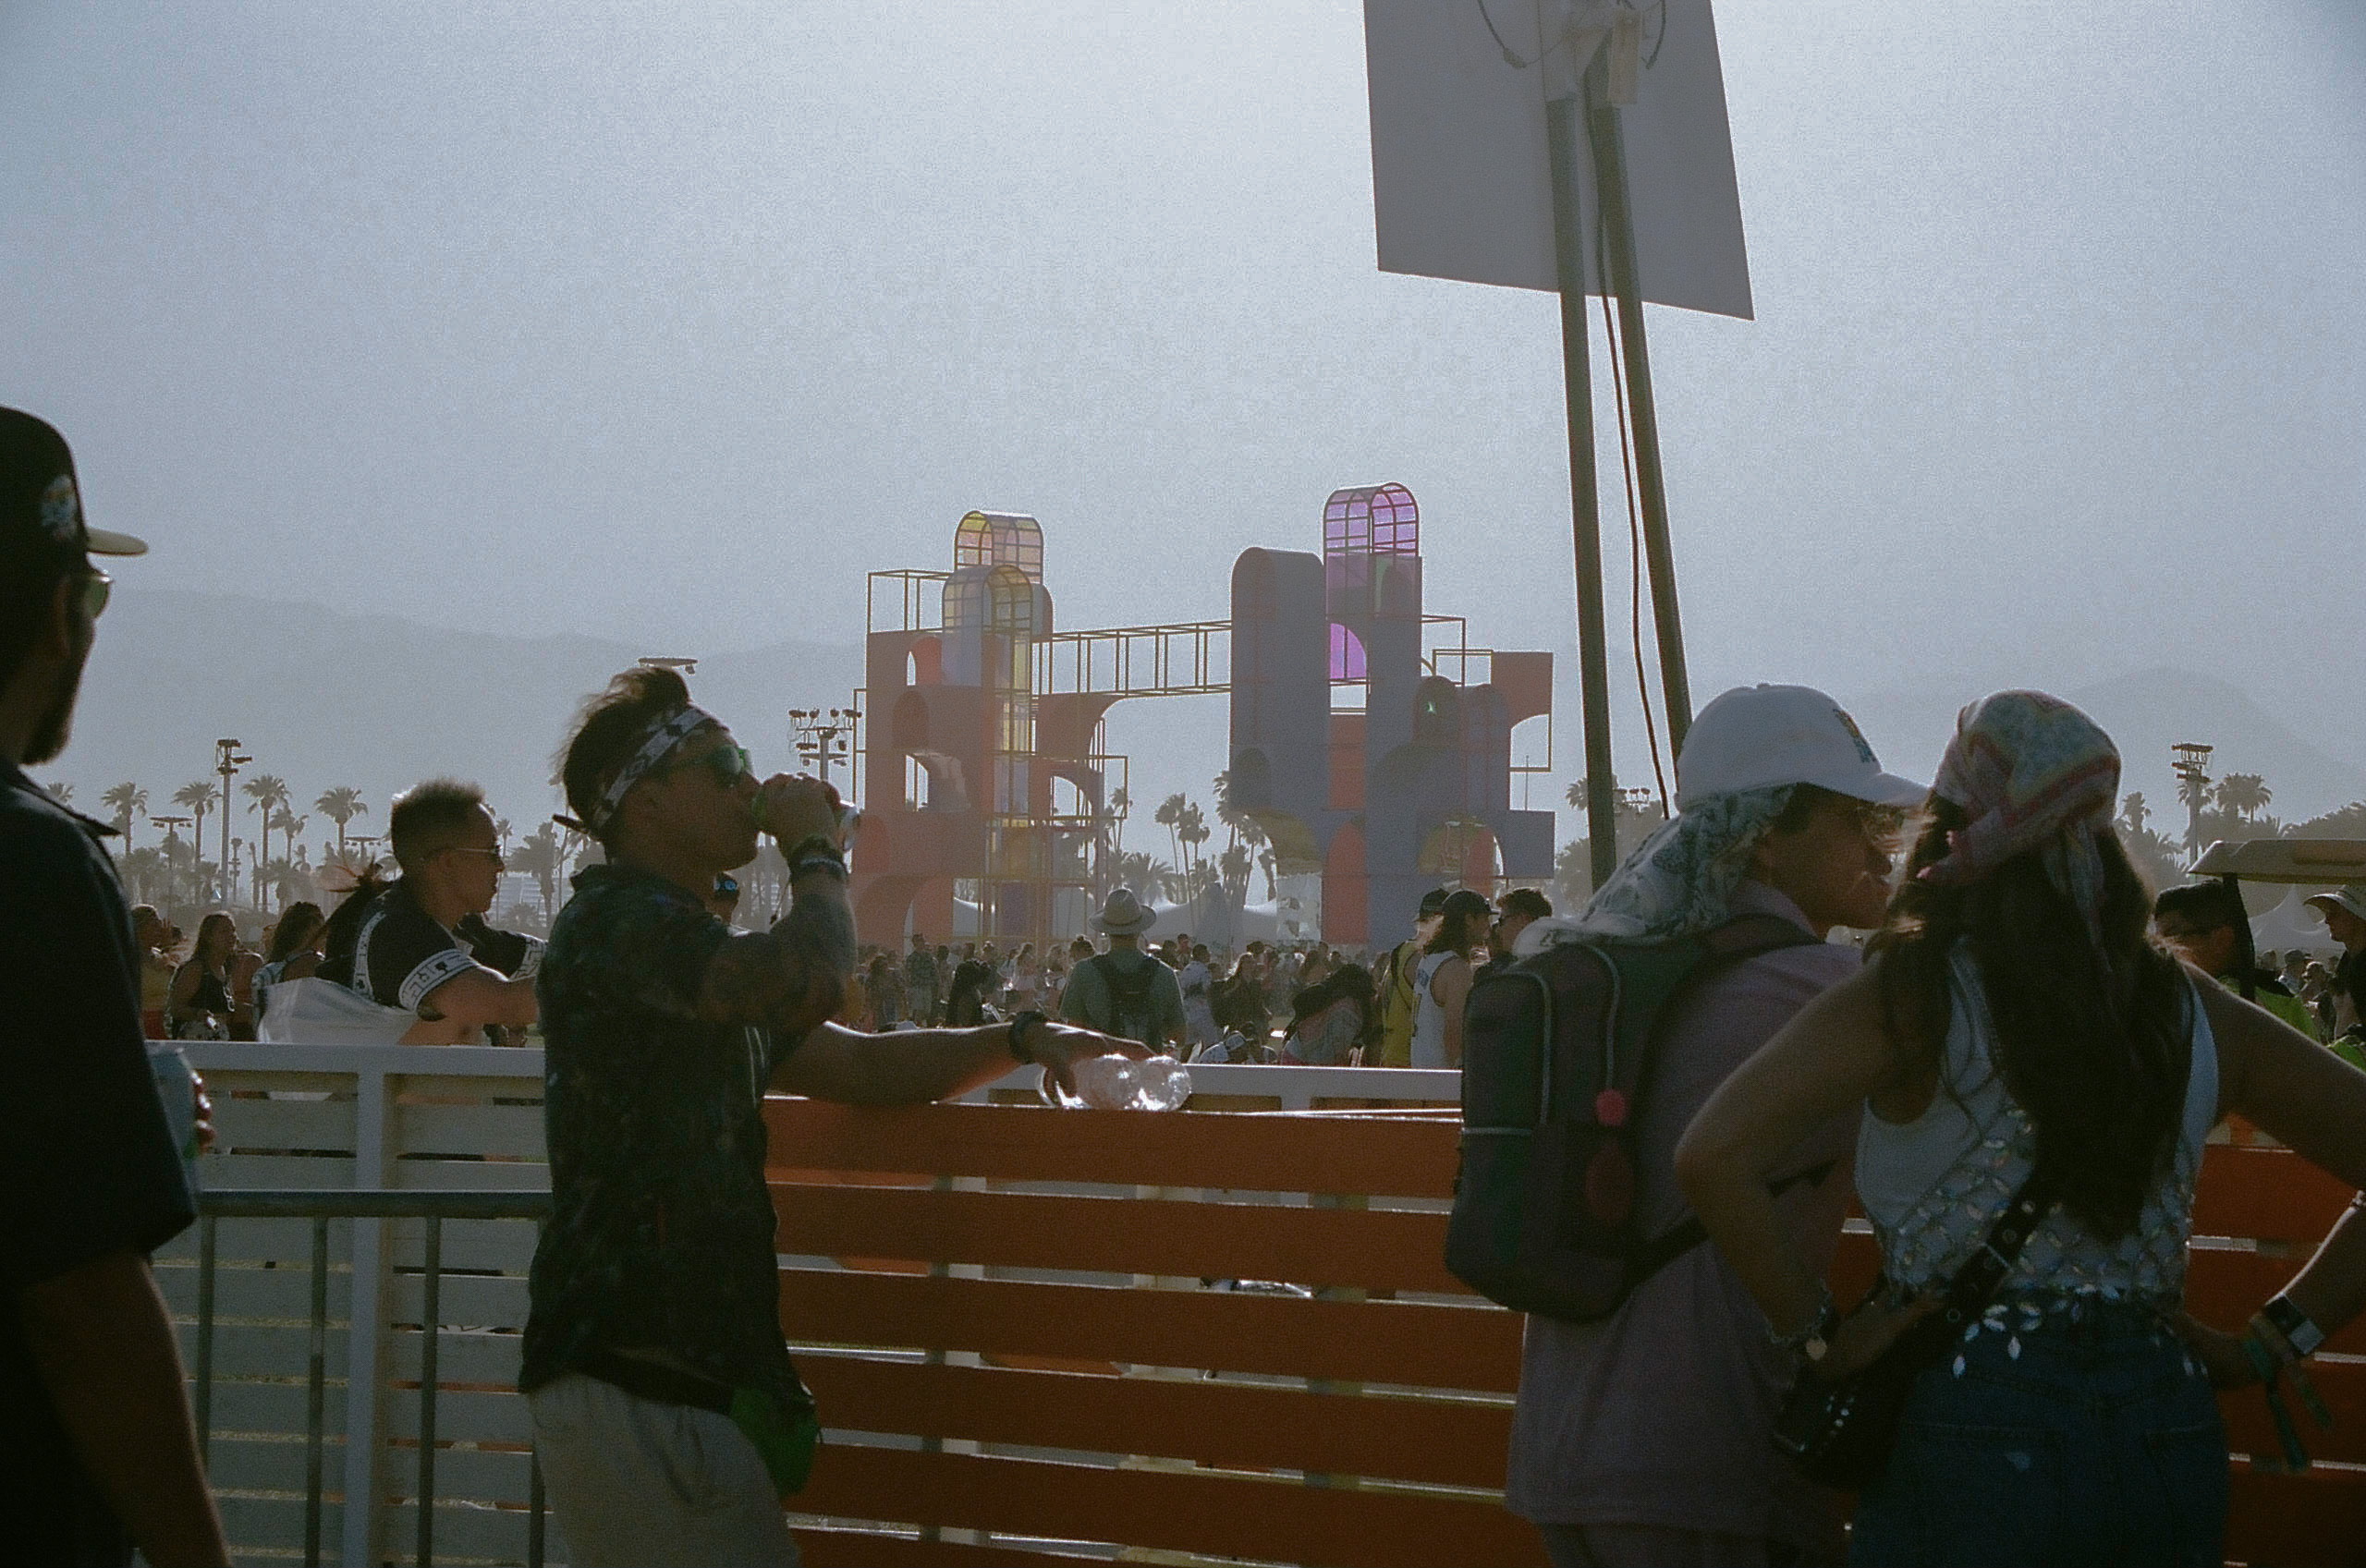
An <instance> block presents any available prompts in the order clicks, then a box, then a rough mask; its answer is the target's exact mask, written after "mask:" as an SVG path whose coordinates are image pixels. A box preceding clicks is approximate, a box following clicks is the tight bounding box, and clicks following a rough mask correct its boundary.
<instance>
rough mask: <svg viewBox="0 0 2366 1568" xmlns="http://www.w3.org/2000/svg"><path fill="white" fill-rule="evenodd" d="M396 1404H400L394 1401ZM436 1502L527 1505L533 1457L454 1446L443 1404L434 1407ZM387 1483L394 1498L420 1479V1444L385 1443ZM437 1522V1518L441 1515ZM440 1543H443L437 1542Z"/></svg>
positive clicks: (408, 1493)
mask: <svg viewBox="0 0 2366 1568" xmlns="http://www.w3.org/2000/svg"><path fill="white" fill-rule="evenodd" d="M397 1403H400V1402H399V1401H397ZM435 1436H436V1451H435V1501H436V1503H437V1505H438V1506H439V1507H440V1506H441V1505H443V1504H445V1503H447V1502H482V1503H491V1504H495V1505H500V1504H515V1505H516V1506H518V1507H520V1508H523V1507H524V1506H525V1505H526V1502H527V1501H528V1498H529V1496H530V1495H531V1492H530V1489H531V1485H532V1483H531V1480H530V1478H529V1476H528V1472H529V1469H530V1467H531V1465H532V1463H533V1461H532V1456H531V1455H530V1454H528V1453H526V1452H525V1451H524V1450H522V1449H519V1450H518V1451H515V1452H510V1451H507V1450H504V1449H485V1448H454V1447H452V1446H450V1445H451V1443H452V1442H453V1441H454V1440H456V1439H451V1438H446V1437H445V1432H444V1423H443V1407H442V1405H441V1404H438V1405H437V1407H436V1428H435ZM386 1460H387V1463H386V1468H385V1470H384V1472H383V1473H384V1476H385V1477H386V1482H385V1484H386V1485H387V1486H388V1487H389V1488H391V1489H393V1491H394V1492H395V1494H396V1496H402V1497H408V1496H409V1495H410V1493H411V1490H412V1488H413V1486H414V1484H415V1482H416V1481H417V1479H418V1477H419V1445H418V1444H416V1443H409V1442H405V1443H389V1444H387V1445H386ZM438 1522H439V1523H440V1522H441V1518H440V1515H439V1519H438ZM438 1544H439V1545H440V1544H442V1543H441V1542H440V1541H439V1542H438Z"/></svg>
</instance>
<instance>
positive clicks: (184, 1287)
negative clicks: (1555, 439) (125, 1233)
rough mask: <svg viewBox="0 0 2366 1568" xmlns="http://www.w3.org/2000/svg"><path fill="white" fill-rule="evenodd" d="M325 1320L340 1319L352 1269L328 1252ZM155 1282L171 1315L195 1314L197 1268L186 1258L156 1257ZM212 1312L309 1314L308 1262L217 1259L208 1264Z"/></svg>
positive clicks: (348, 1300)
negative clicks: (257, 1264) (248, 1263)
mask: <svg viewBox="0 0 2366 1568" xmlns="http://www.w3.org/2000/svg"><path fill="white" fill-rule="evenodd" d="M329 1257H330V1259H331V1266H330V1269H329V1284H328V1313H329V1320H330V1321H331V1322H334V1323H342V1322H344V1321H345V1319H346V1313H347V1311H348V1308H349V1307H351V1305H352V1302H353V1275H352V1273H351V1272H350V1271H349V1270H343V1269H339V1268H337V1267H335V1258H336V1254H335V1253H334V1252H332V1253H330V1254H329ZM155 1276H156V1287H157V1289H159V1290H160V1291H162V1292H163V1293H164V1295H165V1306H166V1307H170V1308H171V1309H172V1311H173V1314H174V1316H176V1317H178V1318H187V1319H192V1320H193V1319H195V1318H196V1316H197V1287H198V1278H197V1270H196V1268H195V1267H194V1266H193V1265H189V1264H177V1265H175V1264H165V1263H159V1264H158V1265H157V1267H156V1270H155ZM213 1312H214V1316H215V1318H216V1319H234V1318H274V1319H283V1320H284V1319H296V1318H300V1319H303V1320H304V1321H306V1322H308V1323H309V1322H311V1319H312V1270H311V1267H310V1266H309V1264H300V1265H298V1266H296V1267H293V1268H281V1269H238V1268H230V1267H226V1266H223V1265H219V1264H217V1265H216V1267H215V1268H214V1270H213Z"/></svg>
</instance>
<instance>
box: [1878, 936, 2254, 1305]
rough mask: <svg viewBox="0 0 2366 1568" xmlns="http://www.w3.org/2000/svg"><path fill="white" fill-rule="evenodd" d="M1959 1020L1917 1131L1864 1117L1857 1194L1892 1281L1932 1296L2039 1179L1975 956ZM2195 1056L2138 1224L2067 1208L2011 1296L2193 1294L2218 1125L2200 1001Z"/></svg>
mask: <svg viewBox="0 0 2366 1568" xmlns="http://www.w3.org/2000/svg"><path fill="white" fill-rule="evenodd" d="M1950 967H1951V968H1952V969H1953V970H1954V984H1953V987H1952V990H1953V991H1954V993H1955V1003H1954V1008H1953V1013H1952V1015H1951V1017H1950V1018H1949V1020H1948V1024H1947V1044H1946V1055H1945V1063H1944V1065H1943V1071H1942V1074H1941V1083H1940V1086H1939V1088H1938V1090H1937V1092H1936V1093H1934V1094H1933V1095H1932V1097H1931V1103H1930V1106H1929V1108H1928V1109H1926V1110H1925V1111H1924V1112H1922V1114H1921V1115H1920V1116H1918V1117H1916V1118H1915V1119H1914V1120H1913V1121H1911V1122H1907V1123H1903V1124H1901V1123H1896V1122H1884V1121H1883V1120H1882V1119H1881V1118H1880V1117H1878V1116H1875V1115H1873V1114H1872V1112H1870V1110H1869V1111H1868V1112H1867V1113H1866V1115H1865V1117H1864V1120H1863V1122H1862V1123H1861V1124H1860V1128H1859V1131H1858V1134H1857V1196H1858V1197H1860V1199H1861V1200H1862V1201H1863V1203H1864V1206H1865V1216H1866V1218H1867V1219H1869V1220H1871V1221H1872V1225H1873V1234H1874V1235H1875V1236H1876V1237H1878V1238H1879V1240H1880V1242H1881V1248H1882V1268H1883V1271H1884V1273H1885V1274H1887V1275H1888V1277H1889V1278H1890V1279H1891V1280H1893V1281H1896V1282H1900V1283H1903V1284H1906V1285H1909V1286H1911V1287H1914V1288H1916V1289H1921V1288H1923V1287H1925V1286H1931V1285H1944V1284H1945V1282H1947V1281H1948V1280H1950V1279H1952V1278H1953V1277H1954V1276H1955V1273H1956V1270H1958V1269H1960V1268H1961V1267H1962V1266H1963V1264H1964V1262H1965V1260H1966V1259H1968V1258H1970V1256H1971V1255H1972V1253H1973V1252H1974V1251H1975V1250H1977V1249H1978V1248H1979V1246H1980V1245H1981V1244H1982V1241H1983V1240H1985V1239H1986V1237H1987V1234H1988V1232H1989V1229H1990V1227H1991V1226H1992V1225H1994V1223H1995V1221H1996V1217H1997V1216H1998V1215H1999V1214H2001V1213H2003V1212H2004V1209H2005V1205H2006V1203H2007V1202H2009V1201H2010V1200H2011V1198H2012V1196H2013V1194H2014V1193H2015V1192H2017V1191H2018V1190H2019V1189H2020V1185H2021V1183H2022V1182H2024V1181H2026V1180H2027V1179H2028V1178H2029V1173H2030V1169H2031V1161H2032V1159H2033V1157H2034V1154H2035V1151H2036V1147H2037V1127H2036V1124H2034V1123H2032V1122H2031V1120H2030V1118H2029V1113H2028V1112H2025V1111H2023V1110H2022V1109H2021V1108H2020V1106H2018V1104H2016V1103H2015V1102H2014V1100H2013V1098H2012V1096H2011V1095H2010V1094H2008V1093H2007V1092H2006V1088H2005V1080H2004V1077H2003V1076H2002V1075H2001V1074H1999V1073H1998V1072H1997V1071H1996V1068H1995V1065H1994V1055H1993V1054H1992V1051H1991V1043H1992V1042H1993V1041H1994V1039H1995V1027H1994V1024H1992V1023H1991V1022H1990V1020H1989V1016H1988V1003H1987V1000H1986V997H1985V995H1984V993H1983V991H1982V985H1981V980H1980V970H1979V966H1978V965H1977V964H1976V963H1975V962H1974V961H1973V959H1972V956H1971V953H1970V948H1969V947H1966V946H1959V947H1958V948H1957V950H1956V952H1955V954H1953V956H1952V957H1951V959H1950ZM2192 1017H2193V1032H2192V1056H2191V1063H2192V1064H2191V1066H2190V1067H2189V1069H2188V1072H2187V1075H2186V1090H2185V1114H2184V1117H2183V1120H2182V1122H2181V1124H2180V1125H2179V1128H2178V1134H2177V1149H2176V1152H2175V1153H2174V1154H2173V1155H2172V1156H2171V1158H2170V1161H2169V1170H2168V1172H2167V1173H2166V1175H2165V1177H2164V1178H2163V1179H2162V1181H2161V1183H2160V1185H2158V1186H2156V1187H2155V1188H2154V1189H2153V1194H2152V1196H2151V1197H2149V1198H2147V1199H2146V1200H2145V1204H2144V1209H2143V1212H2142V1214H2141V1215H2140V1217H2139V1219H2138V1221H2137V1224H2136V1228H2135V1229H2134V1230H2133V1231H2130V1232H2129V1233H2128V1234H2127V1235H2125V1236H2122V1237H2121V1238H2120V1239H2119V1240H2117V1241H2116V1242H2105V1241H2101V1240H2098V1239H2097V1238H2096V1237H2094V1236H2092V1235H2091V1234H2088V1232H2087V1231H2086V1229H2085V1228H2084V1227H2083V1226H2081V1225H2080V1224H2079V1222H2078V1221H2076V1220H2075V1219H2073V1218H2072V1217H2071V1216H2070V1215H2069V1213H2068V1212H2067V1211H2066V1210H2065V1209H2062V1208H2061V1207H2060V1206H2059V1205H2056V1206H2055V1209H2054V1211H2053V1212H2052V1213H2051V1214H2049V1215H2048V1216H2046V1219H2045V1221H2044V1222H2043V1223H2042V1224H2041V1225H2039V1226H2038V1228H2037V1231H2036V1233H2035V1234H2032V1235H2031V1237H2030V1239H2029V1241H2028V1243H2027V1244H2026V1245H2025V1246H2023V1247H2022V1249H2021V1255H2020V1257H2019V1258H2018V1259H2017V1260H2016V1261H2015V1263H2014V1266H2013V1271H2012V1273H2011V1274H2010V1275H2008V1276H2006V1281H2005V1284H2004V1285H2003V1287H2001V1289H2002V1290H2024V1291H2067V1292H2072V1293H2076V1294H2079V1295H2102V1296H2104V1297H2106V1298H2108V1299H2112V1300H2133V1301H2139V1302H2142V1303H2145V1304H2148V1305H2154V1306H2163V1307H2166V1306H2170V1305H2173V1304H2174V1303H2176V1301H2177V1299H2178V1297H2179V1296H2180V1295H2183V1293H2184V1289H2185V1244H2186V1239H2187V1237H2188V1236H2189V1234H2191V1233H2192V1230H2193V1183H2194V1178H2195V1176H2196V1175H2198V1174H2199V1173H2200V1172H2201V1148H2202V1143H2203V1141H2204V1140H2205V1139H2206V1138H2207V1137H2208V1136H2209V1135H2210V1129H2211V1127H2212V1126H2213V1125H2214V1124H2215V1123H2216V1122H2217V1120H2218V1045H2217V1040H2216V1039H2215V1038H2214V1036H2213V1035H2212V1034H2211V1032H2210V1021H2209V1019H2208V1018H2207V1017H2206V1016H2205V1015H2203V1013H2202V1011H2201V998H2200V997H2198V996H2197V997H2195V998H2193V1002H2192Z"/></svg>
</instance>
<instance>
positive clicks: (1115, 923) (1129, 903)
mask: <svg viewBox="0 0 2366 1568" xmlns="http://www.w3.org/2000/svg"><path fill="white" fill-rule="evenodd" d="M1156 924H1158V912H1157V911H1156V910H1154V909H1145V908H1143V907H1142V905H1141V900H1140V899H1138V898H1136V897H1135V896H1134V890H1133V889H1131V888H1129V887H1121V888H1119V889H1117V891H1116V892H1115V893H1111V894H1110V895H1109V902H1107V903H1106V904H1104V905H1103V906H1101V913H1100V914H1098V915H1095V916H1094V917H1093V918H1092V929H1093V930H1096V931H1099V932H1101V933H1102V934H1104V936H1132V935H1134V934H1135V933H1136V932H1138V931H1146V930H1150V929H1151V928H1152V927H1153V926H1154V925H1156Z"/></svg>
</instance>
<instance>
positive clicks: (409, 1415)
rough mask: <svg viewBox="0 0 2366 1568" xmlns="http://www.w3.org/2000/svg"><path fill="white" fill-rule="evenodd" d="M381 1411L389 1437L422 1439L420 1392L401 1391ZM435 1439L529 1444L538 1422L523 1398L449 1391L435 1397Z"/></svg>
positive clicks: (513, 1394)
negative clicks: (420, 1433) (535, 1424)
mask: <svg viewBox="0 0 2366 1568" xmlns="http://www.w3.org/2000/svg"><path fill="white" fill-rule="evenodd" d="M437 1381H438V1382H439V1383H440V1382H441V1381H442V1377H441V1374H440V1372H439V1374H438V1378H437ZM378 1409H379V1416H380V1419H381V1420H382V1422H383V1423H384V1431H385V1435H386V1436H387V1437H389V1438H406V1439H415V1438H417V1437H418V1436H419V1391H418V1390H416V1389H397V1390H396V1391H395V1392H393V1393H391V1394H389V1395H388V1396H386V1397H385V1398H384V1399H383V1400H381V1401H380V1402H379V1406H378ZM435 1436H436V1440H438V1441H440V1442H480V1443H500V1444H503V1445H505V1446H514V1445H519V1444H528V1443H531V1442H532V1441H533V1440H534V1418H533V1416H532V1415H531V1413H530V1412H529V1411H528V1410H527V1408H526V1398H525V1396H524V1395H523V1394H520V1393H517V1392H510V1391H506V1390H505V1391H500V1392H495V1391H491V1390H485V1389H456V1388H449V1387H446V1388H444V1389H443V1390H442V1391H441V1392H439V1393H437V1395H436V1396H435ZM414 1452H416V1451H415V1450H414Z"/></svg>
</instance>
